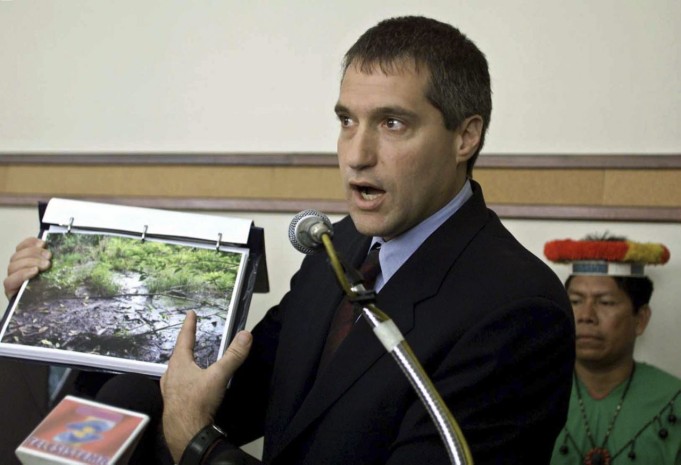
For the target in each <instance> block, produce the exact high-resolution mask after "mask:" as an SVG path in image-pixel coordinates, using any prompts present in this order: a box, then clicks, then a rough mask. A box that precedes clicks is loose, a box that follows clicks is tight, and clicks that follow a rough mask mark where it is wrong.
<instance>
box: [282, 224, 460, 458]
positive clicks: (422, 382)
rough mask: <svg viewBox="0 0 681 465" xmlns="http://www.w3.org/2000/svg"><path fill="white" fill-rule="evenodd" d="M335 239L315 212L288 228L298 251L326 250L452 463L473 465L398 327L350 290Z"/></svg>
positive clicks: (365, 293) (368, 297) (369, 299)
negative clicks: (429, 420) (394, 362)
mask: <svg viewBox="0 0 681 465" xmlns="http://www.w3.org/2000/svg"><path fill="white" fill-rule="evenodd" d="M332 235H333V226H332V225H331V222H330V221H329V219H328V218H327V217H326V215H324V214H322V213H320V212H318V211H316V210H305V211H302V212H300V213H298V214H297V215H296V216H295V217H294V218H293V220H292V221H291V224H290V226H289V240H290V241H291V244H292V245H293V246H294V247H295V248H296V250H298V251H300V252H303V253H304V254H307V255H309V254H312V253H317V252H319V251H321V250H322V246H323V248H324V249H326V253H327V254H328V256H329V260H330V261H331V266H332V268H333V270H334V272H335V274H336V279H337V280H338V283H339V284H340V285H341V287H342V288H343V291H344V292H345V294H346V295H347V296H348V298H349V299H350V300H351V301H352V302H353V303H354V304H355V305H356V306H359V307H361V311H362V316H363V317H364V319H365V320H366V321H367V323H369V326H371V328H372V329H373V331H374V334H375V335H376V337H378V339H379V340H380V341H381V343H382V344H383V346H384V347H385V349H386V350H387V351H388V352H389V353H390V354H391V355H392V357H393V358H394V359H395V361H396V362H397V364H398V366H399V367H400V369H401V370H402V372H403V373H404V375H405V376H406V377H407V379H408V380H409V382H410V383H411V385H412V387H413V388H414V389H415V390H416V392H417V394H418V396H419V398H420V399H421V402H423V404H424V406H425V407H426V410H427V411H428V414H429V415H430V417H431V418H432V420H433V422H434V423H435V426H436V427H437V429H438V432H439V433H440V437H441V438H442V440H443V442H444V443H445V447H446V449H447V453H448V454H449V458H450V460H451V462H452V463H453V464H456V465H472V464H473V457H472V455H471V451H470V448H469V447H468V443H467V442H466V438H465V437H464V435H463V432H462V431H461V428H460V427H459V424H458V423H457V422H456V419H455V418H454V416H453V415H452V413H451V412H450V411H449V408H448V407H447V404H446V403H445V401H444V400H443V399H442V396H440V393H438V392H437V389H436V388H435V386H434V385H433V382H432V381H431V380H430V378H429V377H428V374H427V373H426V372H425V370H424V369H423V366H422V365H421V363H420V362H419V361H418V359H417V358H416V355H414V352H413V351H412V349H411V347H410V346H409V344H407V341H406V340H405V339H404V336H403V335H402V333H401V332H400V330H399V329H398V327H397V325H396V324H395V323H394V322H393V321H392V320H391V319H390V317H389V316H388V315H386V314H385V313H384V312H383V311H382V310H381V309H379V308H378V307H377V306H376V304H375V299H374V296H375V293H374V291H373V290H371V289H369V290H367V289H365V288H364V285H363V284H361V283H359V284H356V285H352V286H351V285H350V283H349V282H348V279H347V277H346V275H345V272H344V270H343V266H342V265H341V263H340V260H339V259H338V256H337V254H336V250H335V248H334V246H333V243H332V242H331V236H332Z"/></svg>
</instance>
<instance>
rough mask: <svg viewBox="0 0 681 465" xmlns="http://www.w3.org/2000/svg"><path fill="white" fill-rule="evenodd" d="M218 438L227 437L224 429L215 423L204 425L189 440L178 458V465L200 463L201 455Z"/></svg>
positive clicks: (196, 464) (198, 464) (203, 454)
mask: <svg viewBox="0 0 681 465" xmlns="http://www.w3.org/2000/svg"><path fill="white" fill-rule="evenodd" d="M218 439H227V435H226V434H225V432H224V431H222V430H221V429H220V428H218V427H217V426H216V425H212V424H211V425H208V426H204V427H203V429H202V430H201V431H199V432H198V433H196V436H194V437H193V438H192V440H191V441H189V444H188V445H187V448H186V449H185V450H184V452H183V453H182V458H180V463H179V464H178V465H200V464H201V460H203V457H204V456H205V455H206V453H207V452H208V451H209V450H210V449H211V448H212V446H213V445H214V444H215V443H216V442H217V440H218Z"/></svg>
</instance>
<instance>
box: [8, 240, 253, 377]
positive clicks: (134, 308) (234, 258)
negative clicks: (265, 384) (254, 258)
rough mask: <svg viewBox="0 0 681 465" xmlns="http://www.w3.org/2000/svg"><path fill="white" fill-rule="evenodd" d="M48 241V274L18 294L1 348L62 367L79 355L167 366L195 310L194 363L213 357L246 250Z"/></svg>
mask: <svg viewBox="0 0 681 465" xmlns="http://www.w3.org/2000/svg"><path fill="white" fill-rule="evenodd" d="M45 239H46V241H47V248H48V249H49V250H50V251H51V252H52V257H53V258H52V267H51V268H50V269H49V270H48V271H47V272H44V273H41V274H40V275H38V276H37V277H36V278H34V279H32V280H31V281H30V282H29V283H28V284H27V286H26V287H25V288H24V289H23V292H22V293H21V294H20V296H19V300H18V302H17V303H16V304H15V306H14V308H13V314H12V315H10V316H9V318H8V321H6V324H5V327H4V328H3V331H4V334H2V338H1V340H0V342H2V344H0V345H2V346H4V347H5V348H7V347H10V346H15V345H20V346H21V347H26V348H27V349H28V348H33V347H35V348H42V349H55V350H50V351H49V352H50V353H52V354H54V353H56V352H61V353H62V357H61V358H62V359H63V362H62V363H67V364H68V363H69V355H68V354H73V353H82V354H92V355H93V356H106V357H115V358H117V359H128V360H135V361H141V362H151V363H155V364H163V365H165V364H167V362H168V359H169V358H170V355H171V353H172V350H173V347H174V345H175V340H176V339H177V334H178V333H179V330H180V328H181V326H182V322H183V321H184V319H185V315H186V313H187V311H189V310H194V311H195V312H196V313H197V316H198V323H197V333H196V350H195V353H196V362H197V364H198V365H199V366H202V367H206V366H208V365H210V364H211V363H213V362H214V361H216V360H217V359H218V358H219V356H220V355H221V354H220V350H221V343H222V339H223V337H224V335H225V333H226V325H229V324H230V323H229V321H228V319H229V317H230V315H232V314H233V312H232V311H230V309H232V310H233V308H232V307H236V299H237V298H238V292H237V291H238V282H237V281H238V280H239V279H240V274H241V270H242V269H243V268H244V262H245V256H246V255H245V254H244V251H243V250H240V249H235V250H222V248H221V250H220V251H217V250H216V249H215V246H214V245H213V247H212V248H199V247H195V246H188V245H184V244H183V245H179V244H172V243H165V242H157V241H151V240H140V238H139V237H137V238H131V237H122V236H114V235H105V234H80V233H74V232H70V233H52V232H51V233H48V234H47V237H46V238H45ZM194 245H195V244H194ZM232 301H234V305H233V306H232V305H231V303H232ZM29 351H30V350H29ZM65 351H69V352H65ZM35 358H38V357H35ZM48 360H49V359H48ZM100 363H101V361H100ZM85 364H87V363H85ZM95 365H96V364H95ZM105 365H106V364H105ZM123 367H126V365H125V364H124V365H123ZM131 371H136V370H134V369H133V370H131Z"/></svg>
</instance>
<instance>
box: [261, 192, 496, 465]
mask: <svg viewBox="0 0 681 465" xmlns="http://www.w3.org/2000/svg"><path fill="white" fill-rule="evenodd" d="M474 192H475V194H474V196H473V197H472V198H471V199H470V200H469V201H468V202H466V204H464V205H463V206H462V208H461V209H460V210H459V212H457V213H456V214H455V215H454V216H453V217H452V218H450V219H449V220H447V221H446V222H445V223H444V224H443V225H442V226H441V227H440V228H438V230H437V231H435V232H434V233H433V234H432V235H431V236H430V237H429V238H428V239H426V241H425V242H424V243H423V244H422V245H421V247H419V249H418V250H417V251H416V252H415V253H414V254H413V255H412V256H411V257H410V258H409V259H408V260H407V262H405V264H404V265H403V266H402V267H401V268H400V269H399V270H398V271H397V273H395V275H393V277H392V278H391V279H390V280H389V281H388V282H387V283H386V285H385V286H384V287H383V288H382V289H381V292H380V293H379V294H378V298H377V305H378V307H379V308H381V309H382V310H383V311H384V312H386V313H387V314H388V315H389V316H390V317H391V318H392V319H393V321H394V322H395V324H397V326H398V328H400V331H401V332H402V333H403V335H405V336H408V334H409V332H410V330H411V329H412V328H413V325H414V309H415V306H416V305H417V304H418V302H420V301H422V300H424V299H427V298H429V297H431V296H433V295H435V294H436V293H437V292H438V289H439V288H440V286H441V285H442V281H443V279H444V277H445V275H446V274H447V272H448V271H449V269H450V268H451V267H452V266H453V265H454V263H455V262H456V259H457V257H458V256H459V255H460V254H461V252H462V251H463V250H464V249H465V247H466V245H467V244H468V243H469V242H470V241H471V240H472V238H473V237H474V236H475V234H476V233H477V232H478V231H479V230H480V229H481V228H482V227H483V226H484V224H485V223H486V222H487V221H488V220H489V213H488V211H487V209H486V207H485V203H484V199H483V198H482V192H481V190H480V187H479V186H478V185H477V184H475V183H474ZM354 246H355V247H357V243H355V245H354ZM359 249H360V252H359V253H354V254H353V259H352V260H351V262H352V263H353V264H354V265H355V266H358V265H359V263H360V262H361V261H362V260H363V258H364V256H365V254H366V250H367V249H368V242H366V241H364V245H363V246H362V247H359ZM350 250H352V249H350ZM355 252H356V251H355ZM340 253H341V254H342V255H343V256H348V255H346V254H347V253H349V251H348V250H345V251H340ZM336 286H337V285H336ZM334 310H335V306H334ZM332 311H333V310H332ZM329 321H330V317H328V318H327V319H325V326H324V333H323V334H322V335H321V344H323V338H324V337H325V331H326V327H327V326H328V323H329ZM282 339H286V338H282ZM320 347H321V345H320ZM306 350H307V351H309V350H310V347H309V346H307V348H306ZM320 350H321V349H320ZM382 356H386V357H390V355H389V354H388V353H386V351H385V349H384V348H383V346H382V345H381V343H380V342H379V341H378V339H377V338H376V336H375V335H374V334H373V331H372V330H371V328H370V327H369V325H368V323H367V322H366V321H364V320H363V319H362V321H359V322H358V323H357V324H356V325H355V327H354V328H353V330H352V331H351V333H350V334H349V335H348V337H347V338H346V339H345V340H344V341H343V343H342V344H341V345H340V347H339V348H338V351H337V352H336V354H335V355H334V358H333V359H332V360H331V362H330V363H329V365H328V367H326V370H325V371H324V372H323V373H320V374H319V376H317V379H316V382H315V383H314V385H313V386H312V387H311V389H310V391H309V393H308V394H307V396H306V397H305V399H304V401H303V402H302V404H300V407H299V408H298V409H297V412H295V415H294V416H293V419H292V420H291V421H290V422H289V423H288V425H287V426H286V428H285V430H284V431H283V434H282V435H281V437H280V440H278V441H276V443H277V444H276V445H274V450H273V451H272V452H273V453H274V455H276V454H277V453H278V452H279V451H281V450H282V449H283V448H284V447H285V446H286V445H287V444H289V443H290V442H291V441H292V440H293V439H294V438H295V437H297V436H298V435H299V434H301V432H302V431H303V430H304V429H305V428H307V427H308V426H309V425H310V424H311V423H312V422H313V421H315V420H316V419H317V418H318V417H319V416H320V415H322V414H323V413H324V411H325V410H326V409H328V408H329V407H330V406H331V405H332V404H333V403H334V402H335V401H336V400H337V399H338V398H340V397H341V396H342V395H343V393H344V392H346V391H347V390H348V389H349V388H350V387H351V386H352V385H353V384H354V383H355V382H356V381H357V380H358V379H359V378H360V377H361V376H363V375H365V373H367V371H368V370H369V369H370V368H371V366H372V365H373V364H375V363H376V361H377V360H378V359H379V358H380V357H382ZM308 374H309V375H310V376H311V377H314V376H315V373H314V372H313V370H309V373H308ZM279 405H281V404H279ZM296 405H297V404H296Z"/></svg>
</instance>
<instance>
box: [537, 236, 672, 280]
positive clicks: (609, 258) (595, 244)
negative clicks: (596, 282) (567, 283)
mask: <svg viewBox="0 0 681 465" xmlns="http://www.w3.org/2000/svg"><path fill="white" fill-rule="evenodd" d="M544 255H545V256H546V258H547V259H549V260H551V261H552V262H556V263H572V274H575V275H606V276H633V277H637V276H638V277H640V276H645V275H644V272H643V267H644V266H645V265H663V264H665V263H667V262H668V261H669V249H667V247H665V246H664V245H662V244H654V243H649V242H647V243H641V242H633V241H627V240H610V241H608V240H588V239H587V240H581V241H574V240H572V239H563V240H556V241H550V242H547V243H546V244H544Z"/></svg>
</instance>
